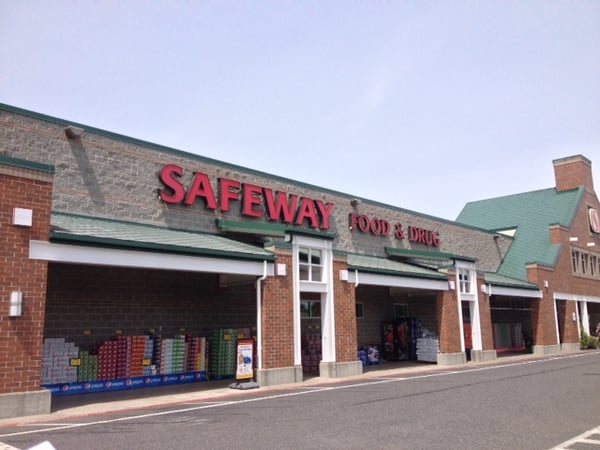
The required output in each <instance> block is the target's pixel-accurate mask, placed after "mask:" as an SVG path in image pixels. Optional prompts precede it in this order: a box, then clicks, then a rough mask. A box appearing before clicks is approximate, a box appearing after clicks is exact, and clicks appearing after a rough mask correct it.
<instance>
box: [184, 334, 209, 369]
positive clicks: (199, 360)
mask: <svg viewBox="0 0 600 450" xmlns="http://www.w3.org/2000/svg"><path fill="white" fill-rule="evenodd" d="M185 339H186V341H187V343H188V367H187V369H188V372H206V371H208V339H206V338H205V337H193V336H191V335H187V336H186V338H185Z"/></svg>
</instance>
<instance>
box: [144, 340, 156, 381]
mask: <svg viewBox="0 0 600 450" xmlns="http://www.w3.org/2000/svg"><path fill="white" fill-rule="evenodd" d="M153 355H154V339H153V338H152V337H151V336H146V341H145V343H144V358H143V367H144V368H143V370H142V375H143V376H148V375H156V366H155V365H154V364H152V356H153Z"/></svg>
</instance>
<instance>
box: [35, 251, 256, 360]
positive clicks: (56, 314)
mask: <svg viewBox="0 0 600 450" xmlns="http://www.w3.org/2000/svg"><path fill="white" fill-rule="evenodd" d="M48 274H49V278H48V300H47V313H46V327H45V335H46V337H64V338H67V339H68V340H70V341H73V342H75V343H76V344H77V345H78V346H81V347H82V348H83V349H90V348H91V347H93V346H94V345H95V344H96V343H98V342H99V341H102V340H108V339H111V338H112V337H114V336H115V332H116V331H117V330H122V332H123V334H131V335H139V334H144V333H146V332H147V331H149V330H155V332H156V333H159V332H161V333H162V334H163V336H165V337H170V336H173V335H176V334H185V333H189V334H192V335H194V336H205V337H210V333H211V331H212V330H214V329H218V328H251V329H255V327H256V289H255V284H254V283H251V284H248V285H241V286H235V287H227V288H225V287H219V283H218V276H216V275H213V274H202V273H195V272H179V271H166V270H149V269H131V268H118V267H98V266H86V265H74V264H58V263H50V264H49V268H48ZM86 332H91V333H92V334H91V335H87V334H86Z"/></svg>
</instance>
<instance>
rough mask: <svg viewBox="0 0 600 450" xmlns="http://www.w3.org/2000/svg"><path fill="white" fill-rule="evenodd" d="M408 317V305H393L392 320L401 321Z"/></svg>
mask: <svg viewBox="0 0 600 450" xmlns="http://www.w3.org/2000/svg"><path fill="white" fill-rule="evenodd" d="M405 317H408V305H405V304H402V303H395V304H394V319H403V318H405Z"/></svg>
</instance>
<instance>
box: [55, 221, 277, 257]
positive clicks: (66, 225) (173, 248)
mask: <svg viewBox="0 0 600 450" xmlns="http://www.w3.org/2000/svg"><path fill="white" fill-rule="evenodd" d="M50 241H51V242H62V243H72V244H81V245H87V246H106V247H112V248H115V247H116V248H127V249H135V250H145V251H152V252H163V253H174V254H187V255H198V256H211V257H222V258H233V259H243V260H256V261H274V259H275V257H274V255H273V253H271V252H269V251H267V250H265V249H263V248H260V247H255V246H253V245H250V244H246V243H242V242H237V241H235V240H232V239H228V238H225V237H223V236H218V235H213V234H207V233H195V232H191V231H182V230H173V229H170V228H163V227H158V226H153V225H145V224H139V223H132V222H123V221H117V220H110V219H102V218H97V217H86V216H78V215H72V214H65V213H57V212H54V213H52V216H51V232H50Z"/></svg>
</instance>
